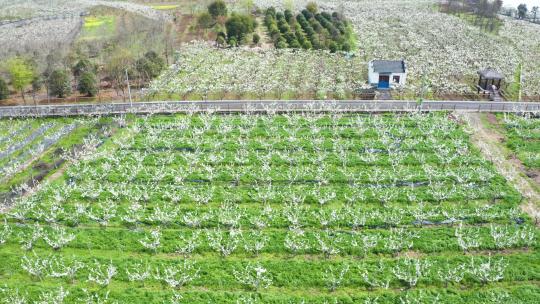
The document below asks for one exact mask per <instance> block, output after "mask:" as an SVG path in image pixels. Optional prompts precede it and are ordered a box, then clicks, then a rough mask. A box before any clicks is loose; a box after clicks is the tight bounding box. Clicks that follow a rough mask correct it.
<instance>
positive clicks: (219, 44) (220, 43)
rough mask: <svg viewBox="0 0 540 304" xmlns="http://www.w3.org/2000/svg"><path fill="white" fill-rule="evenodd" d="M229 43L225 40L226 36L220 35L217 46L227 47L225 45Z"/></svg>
mask: <svg viewBox="0 0 540 304" xmlns="http://www.w3.org/2000/svg"><path fill="white" fill-rule="evenodd" d="M226 43H227V41H226V40H225V37H224V36H221V35H218V36H217V39H216V44H217V45H218V46H220V47H221V46H225V44H226Z"/></svg>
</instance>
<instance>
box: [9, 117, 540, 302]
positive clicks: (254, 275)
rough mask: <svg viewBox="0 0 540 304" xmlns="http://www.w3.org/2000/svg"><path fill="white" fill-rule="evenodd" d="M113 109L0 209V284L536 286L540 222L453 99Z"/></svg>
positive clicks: (69, 287) (442, 298)
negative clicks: (37, 181) (396, 109)
mask: <svg viewBox="0 0 540 304" xmlns="http://www.w3.org/2000/svg"><path fill="white" fill-rule="evenodd" d="M108 121H109V122H111V123H113V124H114V125H115V126H116V127H115V128H114V132H113V131H110V132H106V135H105V136H106V137H102V141H99V144H95V145H92V146H93V147H94V148H92V149H88V151H87V152H86V153H83V154H82V155H79V156H78V157H74V158H72V159H71V161H70V165H69V167H68V168H67V169H66V171H65V172H64V173H63V174H62V175H61V176H59V178H58V179H56V180H54V181H51V182H49V183H47V184H46V185H44V186H43V187H41V189H40V190H39V191H36V192H35V193H33V194H32V195H29V196H25V197H24V198H21V199H19V201H18V202H17V205H16V206H15V207H14V208H13V209H11V210H10V212H9V213H7V214H4V215H3V218H5V219H6V224H5V225H0V244H1V245H0V257H1V259H2V261H3V262H2V263H0V279H1V281H2V283H3V284H5V286H3V287H2V289H0V290H1V292H0V299H3V300H6V301H7V300H8V299H9V300H13V299H22V298H25V299H26V300H28V299H33V300H37V299H39V298H40V297H41V298H42V299H45V298H47V299H48V298H49V297H56V298H60V297H62V298H63V299H64V301H63V302H64V303H79V301H82V302H84V303H98V300H99V301H102V302H99V303H105V302H106V303H114V302H115V301H118V302H119V303H364V302H365V303H433V302H437V303H536V302H537V299H538V298H539V297H540V288H539V287H538V281H539V280H540V265H538V263H537V261H538V259H539V258H540V256H539V254H538V250H537V249H538V246H537V242H536V239H537V237H538V230H537V229H536V228H535V226H534V224H533V223H532V221H531V219H530V218H529V217H528V216H527V215H526V214H523V213H522V212H520V211H519V208H518V207H519V204H520V201H521V196H520V194H519V193H517V192H516V190H514V189H513V188H512V187H511V186H510V185H508V184H507V183H506V181H505V180H504V178H502V177H501V176H499V175H498V174H497V173H496V170H495V169H494V167H493V165H492V164H491V163H490V162H488V161H486V160H484V159H482V157H481V156H480V154H479V153H478V151H477V150H476V149H475V148H474V147H473V146H472V145H471V144H470V142H469V137H468V135H467V133H466V132H465V131H464V130H463V129H462V128H461V126H460V124H459V123H458V122H457V121H456V119H455V118H454V117H453V116H451V115H449V114H445V113H440V114H429V115H421V114H403V115H399V114H396V115H391V114H388V115H349V114H342V113H331V114H305V115H304V114H284V115H274V114H271V113H270V114H269V115H244V114H243V115H225V116H222V115H211V114H194V115H169V116H159V115H157V116H147V117H139V116H130V117H127V118H126V117H123V118H115V119H112V120H111V119H108ZM80 138H81V139H82V138H83V136H80ZM106 298H107V299H108V300H107V301H104V299H106ZM85 301H86V302H85ZM88 301H89V302H88ZM103 301H104V302H103ZM56 303H61V302H56Z"/></svg>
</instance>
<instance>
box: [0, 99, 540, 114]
mask: <svg viewBox="0 0 540 304" xmlns="http://www.w3.org/2000/svg"><path fill="white" fill-rule="evenodd" d="M456 110H459V111H471V112H513V113H520V112H539V113H540V103H533V102H482V101H480V102H479V101H426V102H423V103H417V102H416V101H402V100H399V101H398V100H386V101H372V100H370V101H361V100H339V101H328V100H324V101H320V100H294V101H284V100H235V101H156V102H136V103H133V104H130V103H124V102H121V103H107V104H65V105H39V106H5V107H0V118H2V117H4V118H8V117H43V116H85V115H114V114H127V113H134V114H160V113H189V112H219V113H234V112H268V113H270V112H294V111H296V112H300V111H319V112H320V111H325V112H328V111H340V112H406V111H427V112H429V111H456Z"/></svg>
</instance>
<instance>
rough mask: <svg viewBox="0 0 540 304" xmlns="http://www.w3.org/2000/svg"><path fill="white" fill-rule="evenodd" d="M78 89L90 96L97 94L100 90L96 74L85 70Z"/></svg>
mask: <svg viewBox="0 0 540 304" xmlns="http://www.w3.org/2000/svg"><path fill="white" fill-rule="evenodd" d="M77 90H78V91H79V92H80V93H81V94H85V95H86V96H89V97H93V96H96V94H97V91H98V83H97V78H96V75H95V74H94V73H92V72H83V73H82V74H81V76H80V79H79V84H78V86H77Z"/></svg>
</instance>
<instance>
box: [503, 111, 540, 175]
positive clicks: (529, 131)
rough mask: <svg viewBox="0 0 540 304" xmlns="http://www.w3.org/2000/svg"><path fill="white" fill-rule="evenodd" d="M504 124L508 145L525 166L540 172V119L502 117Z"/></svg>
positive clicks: (515, 116) (533, 117)
mask: <svg viewBox="0 0 540 304" xmlns="http://www.w3.org/2000/svg"><path fill="white" fill-rule="evenodd" d="M499 119H500V120H501V121H502V122H503V123H504V128H505V130H506V136H507V141H506V145H507V146H508V148H510V149H511V150H512V151H513V152H514V153H515V154H516V156H517V157H518V158H519V160H521V162H523V164H524V165H525V166H526V167H527V168H528V169H532V170H537V171H539V170H540V119H539V118H538V117H535V116H529V115H525V116H518V115H508V114H507V115H500V116H499Z"/></svg>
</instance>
